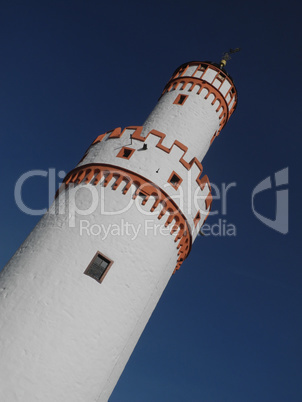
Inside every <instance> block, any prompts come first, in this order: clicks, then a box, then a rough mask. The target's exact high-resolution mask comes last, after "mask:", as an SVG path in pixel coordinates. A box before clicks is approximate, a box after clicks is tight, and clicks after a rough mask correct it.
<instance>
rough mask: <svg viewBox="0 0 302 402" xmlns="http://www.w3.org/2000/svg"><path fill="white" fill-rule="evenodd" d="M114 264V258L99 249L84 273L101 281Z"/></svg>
mask: <svg viewBox="0 0 302 402" xmlns="http://www.w3.org/2000/svg"><path fill="white" fill-rule="evenodd" d="M112 264H113V261H112V260H110V259H109V258H107V257H106V256H104V255H103V254H101V253H100V252H99V251H98V252H97V253H96V255H95V256H94V257H93V259H92V261H91V262H90V264H89V265H88V267H87V268H86V270H85V272H84V274H85V275H88V276H90V277H91V278H93V279H95V280H96V281H98V282H100V283H101V282H102V281H103V279H104V278H105V276H106V274H107V272H108V271H109V268H110V267H111V265H112Z"/></svg>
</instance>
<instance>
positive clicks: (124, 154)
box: [116, 147, 135, 159]
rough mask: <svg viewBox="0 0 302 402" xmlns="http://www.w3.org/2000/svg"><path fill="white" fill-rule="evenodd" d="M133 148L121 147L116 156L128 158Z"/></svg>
mask: <svg viewBox="0 0 302 402" xmlns="http://www.w3.org/2000/svg"><path fill="white" fill-rule="evenodd" d="M134 151H135V149H133V148H127V147H123V148H122V149H121V150H120V152H119V153H118V154H117V155H116V156H117V157H118V158H124V159H130V158H131V156H132V154H133V152H134Z"/></svg>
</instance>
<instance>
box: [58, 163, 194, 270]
mask: <svg viewBox="0 0 302 402" xmlns="http://www.w3.org/2000/svg"><path fill="white" fill-rule="evenodd" d="M102 179H103V181H102V185H103V186H104V187H107V186H108V184H109V183H110V182H111V180H112V179H115V183H114V185H113V186H112V190H116V189H117V188H118V187H119V185H120V184H121V183H122V182H124V183H126V185H125V187H124V188H123V194H126V193H127V192H128V190H129V189H130V187H131V185H132V184H134V185H135V186H136V190H135V192H134V194H133V199H135V198H136V197H137V196H138V195H142V196H143V201H142V204H143V205H145V204H146V202H147V201H148V199H149V198H150V197H154V198H155V201H154V203H153V204H152V206H151V208H150V211H151V212H155V210H156V208H157V207H158V206H159V205H161V207H162V209H161V210H160V212H159V214H158V219H162V218H163V217H165V219H166V221H165V226H166V227H167V226H168V225H169V224H171V223H172V222H173V221H174V222H173V227H172V229H171V232H170V233H171V234H174V233H175V232H177V231H178V232H177V234H176V236H175V239H174V241H175V242H178V244H177V249H178V259H177V264H176V267H175V270H174V272H175V271H176V270H178V269H179V268H180V266H181V264H182V263H183V261H184V260H185V259H186V257H187V256H188V254H189V252H190V250H191V245H192V236H191V228H190V226H189V224H188V223H187V220H186V218H185V216H184V215H183V213H182V212H181V211H180V210H179V208H178V206H177V205H176V203H175V202H174V201H173V200H172V199H171V198H170V197H169V196H168V194H166V193H165V192H164V191H163V190H162V189H160V188H159V187H158V186H156V185H155V184H154V183H151V182H150V181H148V180H147V179H146V178H144V177H142V176H140V175H138V174H137V173H134V172H130V171H128V170H126V169H121V168H118V167H115V166H112V165H103V164H91V165H84V166H80V167H77V168H75V169H73V170H72V171H71V172H70V173H68V174H67V176H66V177H65V179H64V182H63V184H62V186H61V187H60V189H59V190H58V192H57V194H56V196H58V195H59V193H60V192H61V191H62V190H64V189H65V188H66V186H68V185H69V184H70V183H73V184H80V183H84V184H88V183H90V184H92V185H94V186H96V185H97V184H99V183H100V182H101V180H102Z"/></svg>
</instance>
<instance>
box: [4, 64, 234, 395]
mask: <svg viewBox="0 0 302 402" xmlns="http://www.w3.org/2000/svg"><path fill="white" fill-rule="evenodd" d="M236 103H237V92H236V89H235V87H234V84H233V82H232V80H231V79H230V77H229V76H228V75H227V74H226V73H225V71H223V70H221V69H219V68H218V67H217V65H215V64H213V63H209V62H190V63H187V64H184V65H182V66H180V67H179V68H178V69H177V70H176V71H175V73H174V74H173V76H172V78H171V79H170V81H169V82H168V84H167V85H166V87H165V89H164V91H163V94H162V95H161V97H160V99H159V101H158V103H157V105H156V106H155V108H154V110H153V111H152V112H151V114H150V116H149V117H148V118H147V120H146V122H145V123H144V124H143V126H130V127H126V128H124V129H121V128H116V129H114V130H111V131H108V132H106V133H105V134H101V135H99V136H98V137H97V138H96V139H95V140H94V141H93V142H92V144H91V145H90V147H89V148H88V150H87V151H86V153H85V154H84V156H83V158H82V160H81V161H80V162H79V163H78V165H77V166H76V167H75V169H73V170H72V171H71V172H70V173H68V175H67V176H66V178H65V179H64V183H63V184H62V186H61V187H60V189H59V190H58V192H57V195H56V199H55V201H54V203H53V205H52V206H51V208H50V209H49V211H48V212H47V213H46V215H45V216H44V217H43V218H42V219H41V221H40V222H39V223H38V225H37V226H36V227H35V229H34V230H33V231H32V233H31V234H30V235H29V237H28V238H27V239H26V240H25V242H24V243H23V244H22V245H21V247H20V248H19V250H18V251H17V252H16V254H15V255H14V256H13V258H12V259H11V260H10V261H9V263H8V264H7V266H6V267H5V268H4V270H3V271H2V272H1V273H0V316H1V321H0V340H1V342H0V351H1V363H0V382H1V384H0V399H1V400H3V401H11V402H15V401H16V402H17V401H31V402H50V401H51V402H53V401H56V402H63V401H64V402H65V401H70V402H83V401H87V402H90V401H91V402H92V401H96V400H99V401H106V400H108V398H109V396H110V394H111V392H112V390H113V388H114V386H115V384H116V382H117V381H118V378H119V377H120V375H121V373H122V371H123V369H124V367H125V365H126V363H127V361H128V359H129V357H130V355H131V353H132V350H133V348H134V347H135V345H136V343H137V341H138V339H139V337H140V335H141V333H142V331H143V329H144V327H145V325H146V324H147V322H148V319H149V317H150V315H151V314H152V311H153V310H154V308H155V306H156V304H157V302H158V300H159V298H160V296H161V294H162V292H163V290H164V288H165V286H166V285H167V283H168V281H169V279H170V277H171V275H172V274H173V273H174V272H175V271H177V270H178V269H179V268H180V266H181V264H182V263H183V261H184V260H185V259H186V257H187V256H188V254H189V252H190V249H191V246H192V242H193V241H194V239H195V238H196V236H197V234H198V231H199V229H200V227H201V226H202V224H203V222H204V221H205V219H206V218H207V216H208V214H209V212H210V208H211V201H212V197H211V186H210V182H209V180H208V177H207V176H206V175H205V174H204V172H203V167H202V165H201V160H202V158H203V157H204V155H205V154H206V152H207V150H208V148H209V146H210V145H211V143H212V142H213V140H214V138H216V136H217V135H218V134H219V133H220V131H221V129H222V127H223V126H224V125H225V123H226V122H227V120H228V119H229V117H230V115H231V114H232V113H233V111H234V109H235V107H236Z"/></svg>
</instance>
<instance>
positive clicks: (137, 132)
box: [86, 126, 211, 191]
mask: <svg viewBox="0 0 302 402" xmlns="http://www.w3.org/2000/svg"><path fill="white" fill-rule="evenodd" d="M126 130H133V131H134V132H133V134H132V135H131V138H132V140H138V141H142V142H145V141H146V139H147V138H148V137H149V135H153V136H155V137H158V138H159V140H158V143H157V144H156V147H157V148H159V149H161V150H162V151H164V152H166V153H168V154H169V153H170V152H171V151H172V149H173V147H177V148H179V149H181V150H182V151H183V155H182V157H181V158H180V159H179V162H180V163H181V164H182V165H183V166H184V167H185V168H186V169H187V170H190V169H191V168H192V167H193V165H196V166H197V168H198V170H199V174H198V177H197V178H196V182H197V183H198V185H199V186H200V188H201V190H203V189H204V187H205V185H206V184H207V185H208V186H209V189H210V191H211V185H210V182H209V178H208V176H207V175H204V176H202V177H201V174H202V172H203V167H202V164H201V163H200V162H199V160H198V159H197V158H195V157H194V158H193V159H191V161H190V162H187V161H186V160H185V159H184V157H185V155H186V153H187V151H188V147H187V146H186V145H184V144H183V143H182V142H180V141H178V140H175V141H174V142H173V144H172V145H171V147H170V148H168V147H166V146H165V145H163V141H164V139H165V137H166V134H164V133H162V132H160V131H158V130H151V131H150V132H149V133H148V134H147V135H146V136H145V137H143V136H142V135H141V134H142V130H143V127H142V126H129V127H125V128H124V129H123V130H122V129H121V127H117V128H115V129H114V130H111V131H107V132H106V133H104V134H101V135H99V136H98V137H97V138H96V139H95V140H94V141H93V143H92V144H91V147H92V146H93V145H95V144H97V143H99V142H101V141H103V140H104V138H107V139H113V138H120V137H121V136H122V135H123V134H124V133H125V132H126ZM86 154H87V153H86ZM117 156H119V154H118V155H117Z"/></svg>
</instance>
